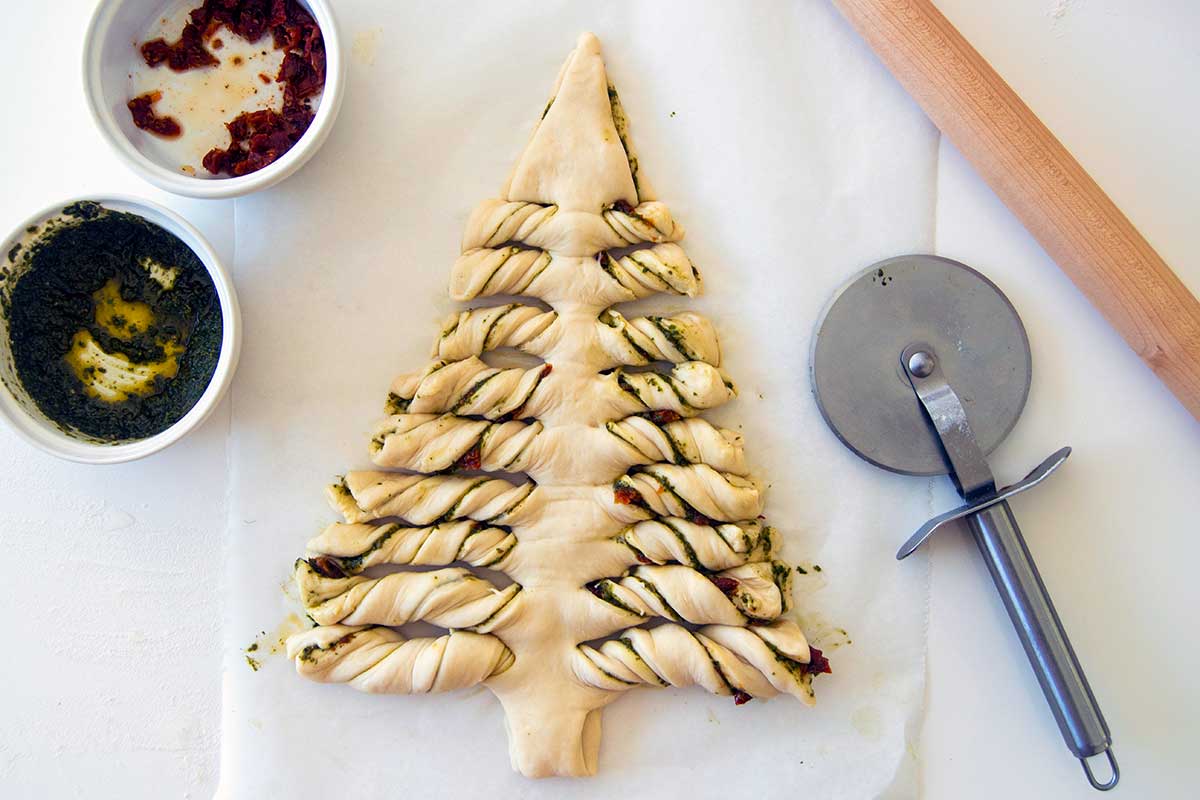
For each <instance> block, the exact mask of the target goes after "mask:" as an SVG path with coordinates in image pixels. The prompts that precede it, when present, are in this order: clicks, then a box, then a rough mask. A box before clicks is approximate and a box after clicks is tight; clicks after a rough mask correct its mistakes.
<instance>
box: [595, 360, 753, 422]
mask: <svg viewBox="0 0 1200 800" xmlns="http://www.w3.org/2000/svg"><path fill="white" fill-rule="evenodd" d="M611 374H612V375H613V376H614V378H615V380H616V382H617V385H618V386H619V387H620V388H621V389H622V390H623V391H624V392H625V394H626V395H627V396H628V399H629V403H628V406H629V410H628V411H627V412H625V413H627V414H633V413H636V412H638V411H674V412H675V413H676V414H679V415H681V416H685V417H687V416H692V415H693V414H697V413H699V412H700V411H703V410H704V409H708V408H714V407H716V406H719V405H721V404H722V403H725V402H728V401H729V400H731V399H733V398H734V397H736V396H737V390H736V389H734V387H733V383H732V382H731V381H729V380H728V379H727V378H726V377H725V376H724V375H722V374H721V371H720V370H718V369H717V368H716V367H714V366H712V365H711V364H705V363H704V362H703V361H686V362H684V363H682V364H676V365H675V366H674V367H673V368H672V369H671V371H670V372H669V373H665V374H664V373H659V372H625V371H624V370H619V369H618V370H615V371H614V372H612V373H611Z"/></svg>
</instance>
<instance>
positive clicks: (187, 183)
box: [82, 0, 346, 199]
mask: <svg viewBox="0 0 1200 800" xmlns="http://www.w3.org/2000/svg"><path fill="white" fill-rule="evenodd" d="M124 2H127V0H100V2H98V3H97V4H96V8H95V10H94V11H93V12H92V16H91V19H90V21H89V22H88V27H87V33H86V34H84V40H83V42H84V44H83V63H82V76H83V93H84V96H85V97H86V98H87V106H88V111H89V112H90V113H91V116H92V121H93V122H95V123H96V127H97V128H99V129H100V133H101V134H102V135H103V137H104V139H105V141H106V142H108V145H109V147H110V148H112V150H113V151H114V152H116V154H117V155H118V156H119V157H120V158H121V160H122V161H124V162H125V165H126V166H127V167H129V168H130V169H131V170H133V172H135V173H136V174H137V175H138V176H139V177H141V178H142V179H143V180H146V181H149V182H150V183H152V184H154V185H155V186H157V187H158V188H160V189H163V190H165V191H168V192H171V193H172V194H179V195H183V196H185V197H198V198H208V199H218V198H229V197H241V196H243V195H247V194H250V193H251V192H256V191H258V190H260V189H266V188H267V187H269V186H274V185H275V184H277V183H279V182H280V181H282V180H283V179H284V178H287V177H288V176H290V175H292V174H293V173H294V172H296V171H297V170H299V169H300V167H302V166H303V165H304V164H305V163H306V162H307V161H308V160H309V159H310V158H312V157H313V155H315V154H316V152H317V151H318V150H319V149H320V148H321V145H323V144H324V143H325V140H326V139H328V138H329V134H330V132H331V131H332V130H333V124H334V122H335V120H336V119H337V116H338V111H339V110H340V109H341V105H342V96H343V94H344V90H345V85H346V64H345V61H344V60H343V58H342V50H341V36H340V33H339V30H338V25H337V19H336V17H335V16H334V13H333V9H332V7H331V6H330V4H329V2H328V0H299V2H301V3H303V4H305V5H307V6H308V9H309V11H311V12H312V14H313V18H314V19H316V21H317V26H318V27H319V28H320V29H321V37H322V38H323V39H324V41H325V89H324V94H323V95H322V97H321V105H320V106H319V107H318V108H317V113H316V116H315V117H314V119H313V121H312V124H311V125H309V127H308V130H306V131H305V132H304V135H303V136H301V137H300V141H298V142H296V144H295V145H294V146H293V147H292V148H291V149H290V150H288V151H287V152H286V153H284V154H283V156H282V157H280V158H279V160H278V161H275V162H273V163H271V164H268V165H267V166H265V167H263V168H262V169H260V170H258V171H256V172H252V173H250V174H249V175H243V176H240V177H236V178H216V179H210V178H193V177H191V176H188V175H185V174H183V173H180V172H175V171H174V170H170V169H167V168H166V167H164V166H162V165H161V164H157V163H155V162H154V161H152V160H151V159H150V158H149V157H147V156H146V155H144V154H143V153H142V152H141V151H140V150H138V149H137V147H135V146H134V144H133V142H132V141H130V139H129V137H127V136H126V135H125V134H124V132H123V131H122V130H121V127H120V126H119V125H118V124H117V121H116V119H115V118H114V117H113V115H112V114H111V113H110V112H109V109H108V104H107V103H105V102H104V92H103V86H102V81H101V76H100V54H101V52H102V51H103V44H104V43H103V41H102V39H103V38H104V36H103V34H104V33H106V28H105V29H104V30H102V29H101V26H106V25H107V23H108V22H109V20H110V19H111V17H112V15H113V14H115V13H116V10H117V9H118V8H119V7H120V6H121V4H122V3H124Z"/></svg>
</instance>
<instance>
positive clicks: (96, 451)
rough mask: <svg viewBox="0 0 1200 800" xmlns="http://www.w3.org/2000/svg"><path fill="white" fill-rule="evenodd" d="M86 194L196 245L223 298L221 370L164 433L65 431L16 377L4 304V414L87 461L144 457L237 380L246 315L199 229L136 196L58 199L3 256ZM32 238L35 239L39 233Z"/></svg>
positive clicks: (0, 248) (0, 354)
mask: <svg viewBox="0 0 1200 800" xmlns="http://www.w3.org/2000/svg"><path fill="white" fill-rule="evenodd" d="M84 200H90V201H92V202H96V203H99V204H100V205H102V206H104V207H105V208H108V209H111V210H113V211H125V212H128V213H130V214H135V215H137V216H139V217H143V218H144V219H147V220H149V221H150V222H153V223H154V224H155V225H158V226H160V227H162V228H165V229H166V230H168V231H170V232H171V233H173V234H175V235H176V236H178V237H179V238H180V239H181V240H182V241H183V243H184V244H186V245H187V246H188V247H190V248H191V249H192V252H194V253H195V254H196V256H197V257H198V258H199V259H200V261H201V262H202V263H203V264H204V267H205V269H207V270H208V274H209V275H211V276H212V280H213V285H214V286H215V287H216V290H217V298H218V300H219V301H220V303H221V317H222V325H221V354H220V355H219V356H218V358H217V367H216V370H215V371H214V372H213V376H212V380H210V381H209V384H208V387H207V388H206V389H205V390H204V394H202V395H200V399H199V400H198V401H197V402H196V405H194V406H192V408H191V410H190V411H188V412H187V413H186V414H184V415H183V417H181V418H180V419H179V420H178V421H177V422H176V423H175V424H174V425H172V426H171V427H169V428H167V429H166V430H165V431H163V432H162V433H158V434H155V435H154V436H151V437H149V438H146V439H138V440H136V441H131V442H123V443H120V444H106V443H98V442H95V441H89V440H87V439H85V438H83V437H79V436H74V435H71V434H69V433H66V432H65V431H63V430H62V429H60V428H59V427H58V426H57V425H55V424H54V423H53V422H51V421H50V420H49V419H48V418H47V417H46V415H45V414H43V413H42V412H41V410H39V409H38V407H37V406H36V405H35V404H34V402H33V401H32V400H31V399H30V397H29V395H28V394H27V393H26V392H25V389H24V388H23V387H22V386H21V382H20V381H19V380H18V379H17V376H16V372H15V369H14V366H13V359H12V352H11V342H10V341H9V336H8V319H7V317H6V316H5V315H4V313H3V312H2V310H0V378H2V380H0V417H3V418H4V419H5V420H6V421H7V422H8V423H9V425H11V426H12V428H13V429H14V430H15V431H16V432H17V433H19V434H20V435H21V436H22V437H23V438H25V439H26V440H27V441H29V442H30V443H32V444H35V445H37V446H38V447H40V448H41V449H43V450H45V451H46V452H47V453H51V454H53V455H56V456H58V457H60V458H65V459H68V460H70V461H79V462H83V463H86V464H116V463H119V462H122V461H133V460H134V459H137V458H143V457H145V456H148V455H150V454H151V453H157V452H158V451H159V450H162V449H163V448H164V447H167V446H168V445H171V444H174V443H175V442H177V441H179V440H180V439H182V438H183V437H184V436H186V435H187V434H188V433H189V432H190V431H192V430H194V429H195V428H196V427H197V426H199V425H200V423H201V422H203V421H204V419H205V418H206V417H207V416H208V415H209V414H210V413H212V410H213V409H214V408H216V406H217V404H218V403H219V402H220V401H221V397H222V395H224V394H225V390H226V389H228V388H229V384H230V383H231V382H232V381H233V373H234V370H235V369H237V362H238V355H239V353H240V352H241V347H242V316H241V311H240V310H239V309H238V301H237V294H236V292H235V291H234V288H233V279H232V278H231V277H230V276H229V273H228V272H226V271H225V267H223V266H222V265H221V262H220V260H219V259H218V258H217V254H216V253H215V252H213V249H212V247H211V246H210V245H209V244H208V242H207V241H205V239H204V237H203V236H201V235H200V232H199V231H197V230H196V229H195V228H194V227H192V225H191V224H189V223H188V222H187V221H186V220H184V219H183V217H180V216H179V215H178V214H176V213H175V212H173V211H170V210H169V209H166V208H163V207H162V206H160V205H157V204H155V203H151V202H148V201H146V200H139V199H137V198H134V197H126V196H122V195H110V196H102V197H76V198H74V199H71V200H66V201H63V202H61V203H55V204H54V205H53V206H50V207H49V208H47V209H44V210H42V211H40V212H38V213H37V214H34V215H33V216H32V217H30V218H29V219H27V220H25V221H24V222H22V223H21V224H20V225H19V226H18V227H17V228H16V229H15V230H14V232H13V233H12V234H11V235H9V236H8V237H7V238H6V239H5V240H4V243H3V245H0V257H3V256H4V254H7V253H8V251H9V250H10V249H11V248H12V247H13V246H14V245H15V244H17V243H18V242H25V241H28V240H29V239H30V235H29V234H27V233H26V230H27V229H28V228H30V227H31V226H34V225H36V226H38V227H39V228H40V227H41V226H42V224H43V223H45V222H46V221H47V220H49V219H51V218H53V217H57V216H59V215H60V214H61V213H62V210H63V208H65V207H66V206H69V205H71V204H72V203H77V202H80V201H84ZM32 238H34V239H36V235H34V236H33V237H32ZM6 263H7V262H6Z"/></svg>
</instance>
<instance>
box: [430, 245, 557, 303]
mask: <svg viewBox="0 0 1200 800" xmlns="http://www.w3.org/2000/svg"><path fill="white" fill-rule="evenodd" d="M548 266H550V254H549V253H547V252H546V251H544V250H529V249H527V248H524V247H516V246H513V247H501V248H498V249H492V248H489V247H477V248H475V249H472V250H467V251H466V252H464V253H463V254H462V255H461V256H459V257H458V260H457V261H455V262H454V267H453V269H452V270H451V271H450V296H451V297H452V298H454V299H455V300H471V299H473V298H475V297H487V296H489V295H493V294H537V292H536V291H535V290H532V289H531V287H532V286H533V283H534V281H536V280H537V279H538V277H540V276H541V275H542V273H543V272H545V271H546V267H548Z"/></svg>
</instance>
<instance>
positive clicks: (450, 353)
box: [433, 303, 558, 361]
mask: <svg viewBox="0 0 1200 800" xmlns="http://www.w3.org/2000/svg"><path fill="white" fill-rule="evenodd" d="M556 319H558V313H557V312H555V311H543V310H542V309H540V308H537V307H535V306H524V305H519V304H517V303H509V304H508V305H503V306H489V307H485V308H472V309H469V310H467V311H461V312H459V313H457V314H453V315H451V316H450V317H448V318H447V319H446V321H445V322H443V323H442V334H441V336H439V337H438V340H437V342H436V343H435V344H434V346H433V356H434V358H441V359H445V360H447V361H456V360H459V359H463V358H467V357H469V356H478V355H482V354H483V352H484V351H485V350H493V349H495V348H497V347H516V348H519V349H521V350H526V351H528V352H531V353H534V354H537V355H540V353H541V351H540V348H538V347H537V344H536V340H537V339H538V337H539V336H541V335H542V334H543V333H545V332H546V329H547V328H549V327H550V326H551V325H552V324H554V321H555V320H556Z"/></svg>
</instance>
